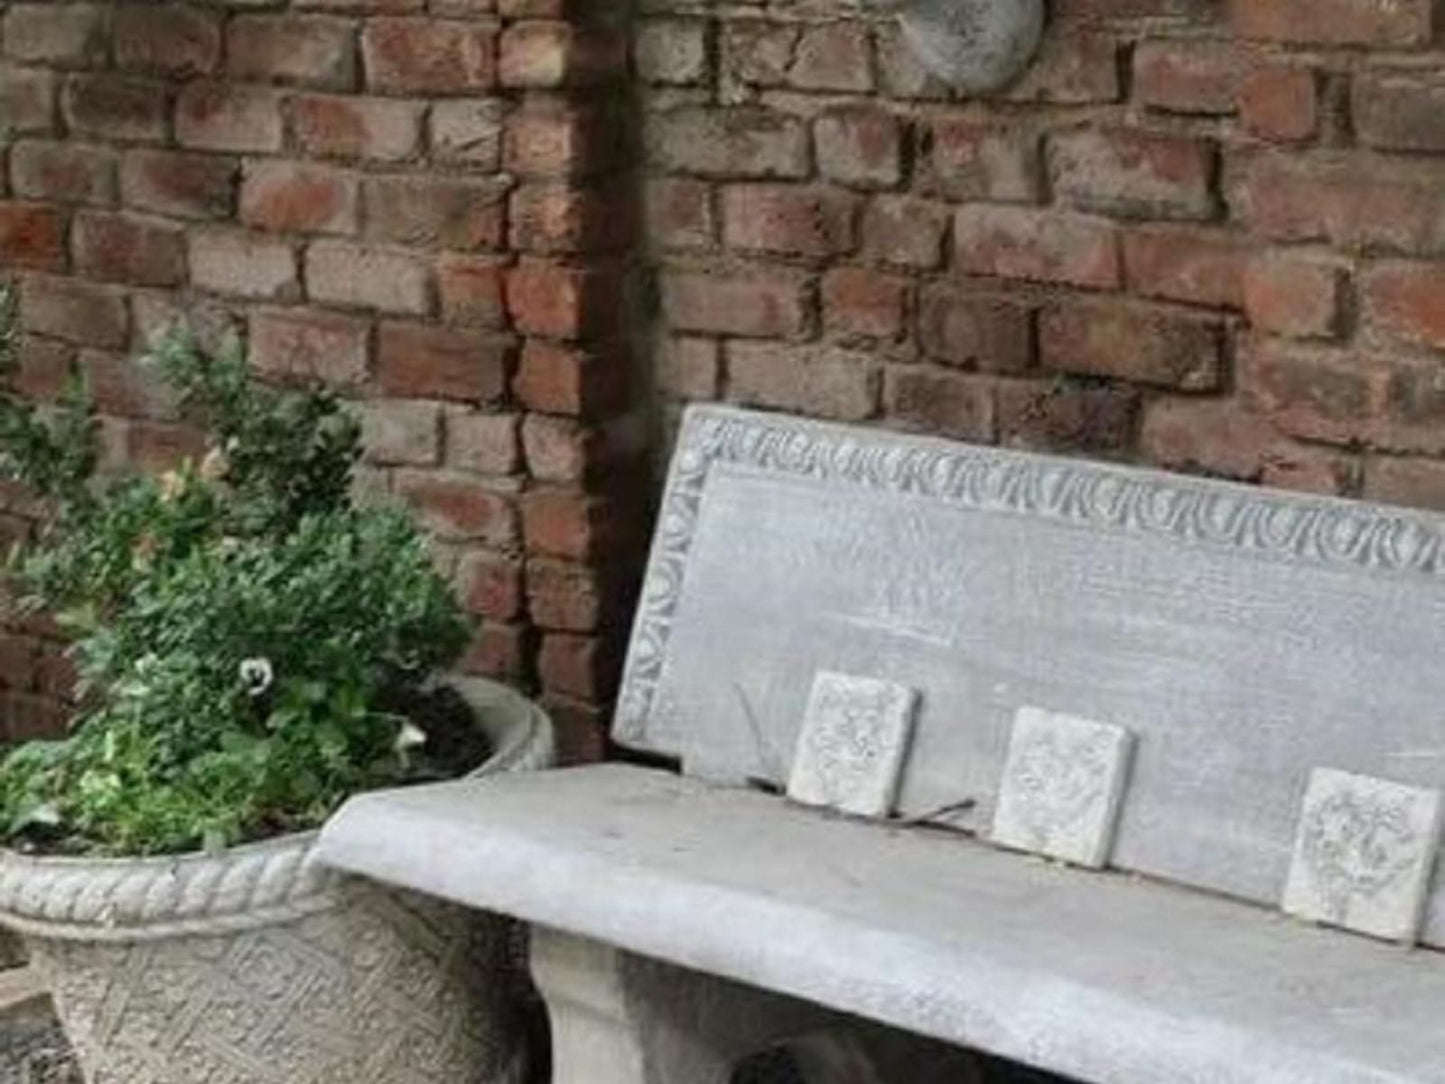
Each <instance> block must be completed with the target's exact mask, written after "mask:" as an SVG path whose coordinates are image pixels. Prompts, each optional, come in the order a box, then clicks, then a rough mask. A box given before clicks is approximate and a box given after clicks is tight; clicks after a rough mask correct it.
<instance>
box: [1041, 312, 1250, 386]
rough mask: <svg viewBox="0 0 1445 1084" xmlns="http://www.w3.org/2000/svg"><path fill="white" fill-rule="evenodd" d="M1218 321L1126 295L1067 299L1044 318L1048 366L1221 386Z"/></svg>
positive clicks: (1043, 355)
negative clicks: (1108, 298)
mask: <svg viewBox="0 0 1445 1084" xmlns="http://www.w3.org/2000/svg"><path fill="white" fill-rule="evenodd" d="M1222 349H1223V336H1222V331H1221V327H1220V325H1219V323H1218V322H1217V321H1214V320H1210V319H1206V318H1203V317H1199V316H1196V315H1193V314H1189V313H1183V312H1179V311H1177V310H1174V309H1166V308H1159V307H1153V306H1146V305H1141V304H1138V303H1130V302H1121V301H1084V300H1079V301H1064V302H1059V303H1057V304H1055V305H1051V306H1049V307H1048V308H1045V309H1044V311H1043V313H1042V314H1041V316H1040V319H1039V353H1040V357H1041V359H1042V361H1043V364H1044V367H1045V368H1047V369H1051V370H1054V371H1056V372H1063V373H1076V374H1078V375H1081V376H1103V377H1115V378H1117V379H1120V380H1132V381H1135V382H1137V383H1141V384H1156V385H1159V386H1161V387H1169V388H1180V389H1182V390H1185V391H1206V390H1209V389H1211V388H1214V387H1217V386H1218V384H1219V380H1220V375H1221V373H1220V370H1221V364H1222V356H1221V355H1222Z"/></svg>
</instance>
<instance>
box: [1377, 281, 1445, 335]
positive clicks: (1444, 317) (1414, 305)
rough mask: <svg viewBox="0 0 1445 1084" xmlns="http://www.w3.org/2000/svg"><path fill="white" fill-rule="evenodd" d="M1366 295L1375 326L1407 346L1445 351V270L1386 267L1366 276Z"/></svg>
mask: <svg viewBox="0 0 1445 1084" xmlns="http://www.w3.org/2000/svg"><path fill="white" fill-rule="evenodd" d="M1362 293H1363V295H1364V302H1365V311H1366V314H1367V315H1368V318H1369V321H1370V323H1371V324H1372V325H1374V326H1375V327H1377V328H1380V329H1382V330H1383V331H1385V332H1386V333H1387V334H1389V335H1391V336H1393V337H1395V338H1398V339H1402V340H1404V341H1405V342H1411V343H1419V344H1421V345H1423V346H1433V347H1435V348H1436V349H1445V268H1441V267H1439V266H1438V265H1436V264H1411V263H1389V264H1382V265H1379V266H1377V267H1375V268H1373V269H1371V270H1370V271H1369V272H1368V273H1367V274H1366V275H1365V279H1364V283H1363V288H1362Z"/></svg>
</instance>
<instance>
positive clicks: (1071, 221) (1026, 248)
mask: <svg viewBox="0 0 1445 1084" xmlns="http://www.w3.org/2000/svg"><path fill="white" fill-rule="evenodd" d="M953 251H954V263H955V265H956V266H957V267H958V268H959V270H961V271H964V272H967V273H969V274H975V275H995V276H998V277H1000V278H1011V279H1026V280H1030V281H1035V282H1057V283H1063V284H1067V285H1072V286H1084V287H1092V288H1095V289H1106V290H1107V289H1113V288H1116V287H1117V286H1118V285H1119V283H1120V274H1121V269H1120V259H1119V237H1118V233H1117V231H1116V230H1115V228H1114V227H1113V225H1111V224H1110V223H1108V222H1106V221H1104V220H1102V219H1096V218H1085V217H1081V216H1078V215H1067V214H1059V213H1057V212H1053V213H1045V212H1041V211H1033V210H1026V209H1024V208H1015V207H986V206H966V207H962V208H960V209H959V211H958V213H957V214H956V215H955V216H954V222H953Z"/></svg>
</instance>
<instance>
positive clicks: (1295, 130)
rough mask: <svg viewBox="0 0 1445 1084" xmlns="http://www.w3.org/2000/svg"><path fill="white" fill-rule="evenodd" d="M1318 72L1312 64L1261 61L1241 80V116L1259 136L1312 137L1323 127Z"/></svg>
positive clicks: (1289, 139) (1282, 138)
mask: <svg viewBox="0 0 1445 1084" xmlns="http://www.w3.org/2000/svg"><path fill="white" fill-rule="evenodd" d="M1319 83H1320V81H1319V76H1318V75H1317V74H1316V72H1315V71H1314V70H1313V69H1311V68H1306V67H1302V66H1298V65H1288V64H1261V65H1259V66H1258V67H1255V68H1253V69H1252V70H1251V71H1249V72H1247V73H1246V74H1245V75H1244V77H1243V78H1242V79H1241V80H1240V83H1239V88H1238V96H1239V120H1240V123H1241V124H1243V125H1244V129H1245V131H1247V132H1249V133H1250V134H1251V135H1255V136H1258V137H1259V138H1260V139H1270V140H1274V141H1276V142H1293V141H1298V140H1304V139H1312V138H1313V137H1314V136H1315V134H1316V133H1317V132H1318V131H1319V127H1320V86H1319Z"/></svg>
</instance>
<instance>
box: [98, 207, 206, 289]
mask: <svg viewBox="0 0 1445 1084" xmlns="http://www.w3.org/2000/svg"><path fill="white" fill-rule="evenodd" d="M71 248H72V249H73V251H74V255H75V266H76V270H78V271H80V272H81V273H82V274H84V275H86V276H87V277H89V278H92V279H97V280H99V281H101V282H124V283H129V284H131V285H133V286H176V285H178V284H180V283H181V282H183V281H184V280H185V277H186V243H185V234H184V232H183V231H182V229H181V227H179V226H176V225H172V224H170V223H167V222H163V221H160V220H156V219H148V218H138V217H135V216H132V215H126V214H113V213H111V212H108V211H83V212H81V213H80V214H78V215H76V216H75V224H74V228H73V230H72V237H71Z"/></svg>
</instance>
